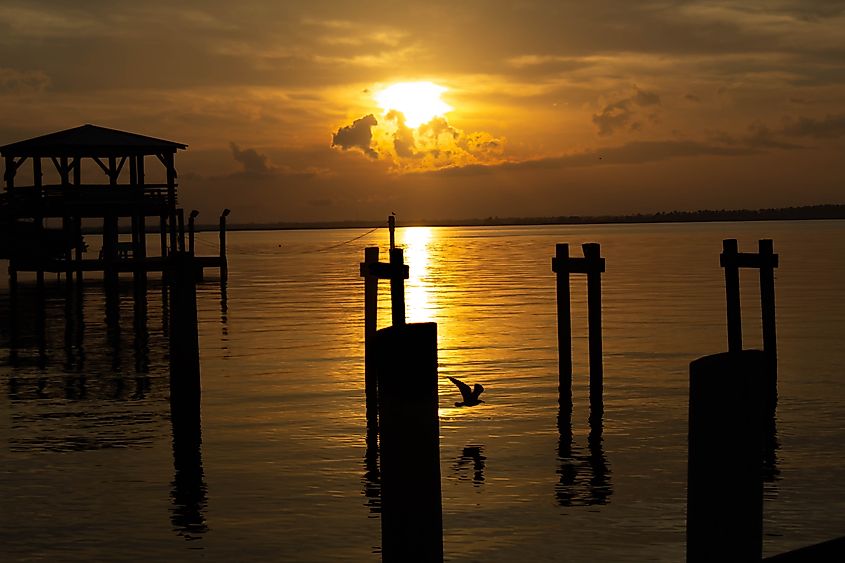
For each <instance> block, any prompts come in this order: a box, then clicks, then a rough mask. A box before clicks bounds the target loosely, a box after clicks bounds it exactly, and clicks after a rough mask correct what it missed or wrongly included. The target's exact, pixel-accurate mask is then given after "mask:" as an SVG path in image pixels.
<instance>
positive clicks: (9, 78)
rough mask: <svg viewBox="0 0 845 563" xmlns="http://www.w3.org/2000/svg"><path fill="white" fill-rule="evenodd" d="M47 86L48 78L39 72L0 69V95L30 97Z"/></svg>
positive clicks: (48, 83)
mask: <svg viewBox="0 0 845 563" xmlns="http://www.w3.org/2000/svg"><path fill="white" fill-rule="evenodd" d="M49 85H50V77H49V76H47V75H46V74H45V73H43V72H41V71H36V70H28V71H21V70H16V69H13V68H2V67H0V94H14V95H32V94H37V93H39V92H43V91H44V90H46V89H47V87H48V86H49Z"/></svg>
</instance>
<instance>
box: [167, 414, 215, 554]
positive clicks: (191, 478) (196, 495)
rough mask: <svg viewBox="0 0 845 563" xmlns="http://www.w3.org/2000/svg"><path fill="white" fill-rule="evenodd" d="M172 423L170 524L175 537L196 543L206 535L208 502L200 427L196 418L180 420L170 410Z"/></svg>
mask: <svg viewBox="0 0 845 563" xmlns="http://www.w3.org/2000/svg"><path fill="white" fill-rule="evenodd" d="M198 414H199V413H197V415H198ZM171 423H172V428H173V482H172V483H171V492H170V495H171V501H172V506H171V509H170V522H171V524H172V525H173V531H175V532H176V533H177V534H179V535H180V536H182V537H184V538H185V539H186V540H196V539H200V538H201V537H202V535H203V534H204V533H206V532H207V531H208V525H207V524H206V521H205V514H204V511H205V508H206V504H207V502H208V498H207V487H206V483H205V475H204V473H203V468H202V426H201V423H200V418H199V416H196V417H186V416H181V415H178V414H176V413H175V412H174V411H173V410H171Z"/></svg>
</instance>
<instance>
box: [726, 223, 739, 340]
mask: <svg viewBox="0 0 845 563" xmlns="http://www.w3.org/2000/svg"><path fill="white" fill-rule="evenodd" d="M738 253H739V250H738V247H737V242H736V239H725V240H724V241H722V257H721V259H722V265H723V266H724V268H725V298H726V301H727V317H728V351H730V352H739V351H740V350H742V306H741V304H740V299H739V265H738V264H737V254H738Z"/></svg>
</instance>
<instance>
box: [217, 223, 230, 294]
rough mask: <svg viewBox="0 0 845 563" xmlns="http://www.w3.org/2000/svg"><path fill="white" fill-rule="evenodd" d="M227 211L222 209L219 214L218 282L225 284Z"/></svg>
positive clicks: (227, 267)
mask: <svg viewBox="0 0 845 563" xmlns="http://www.w3.org/2000/svg"><path fill="white" fill-rule="evenodd" d="M229 213H230V211H229V209H224V210H223V213H221V214H220V227H219V236H220V281H221V282H224V283H225V282H226V280H228V279H229V259H228V258H227V256H226V217H228V216H229Z"/></svg>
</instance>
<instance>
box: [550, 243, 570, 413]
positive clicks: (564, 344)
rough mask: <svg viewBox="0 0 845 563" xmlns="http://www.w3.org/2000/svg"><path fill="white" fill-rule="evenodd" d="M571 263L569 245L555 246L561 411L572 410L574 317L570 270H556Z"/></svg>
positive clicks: (554, 263) (553, 266)
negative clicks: (560, 265)
mask: <svg viewBox="0 0 845 563" xmlns="http://www.w3.org/2000/svg"><path fill="white" fill-rule="evenodd" d="M568 262H569V245H568V244H566V243H562V244H557V245H555V260H553V261H552V270H554V271H555V272H556V273H557V276H556V280H557V285H556V287H557V349H558V358H559V362H558V396H559V402H560V404H561V409H564V407H565V405H569V410H570V411H571V409H572V316H571V311H570V293H569V268H563V267H560V268H556V267H555V266H556V263H557V264H566V263H568Z"/></svg>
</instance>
